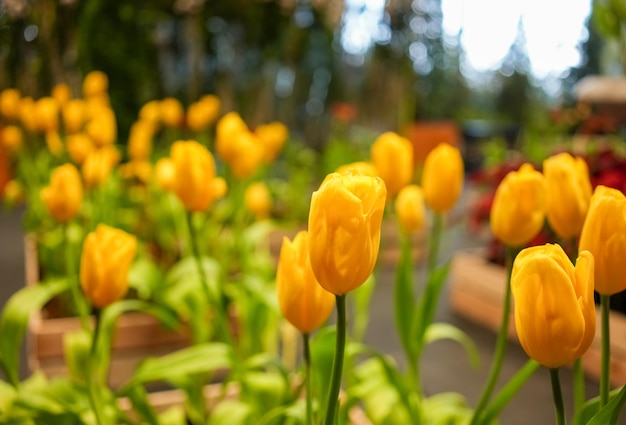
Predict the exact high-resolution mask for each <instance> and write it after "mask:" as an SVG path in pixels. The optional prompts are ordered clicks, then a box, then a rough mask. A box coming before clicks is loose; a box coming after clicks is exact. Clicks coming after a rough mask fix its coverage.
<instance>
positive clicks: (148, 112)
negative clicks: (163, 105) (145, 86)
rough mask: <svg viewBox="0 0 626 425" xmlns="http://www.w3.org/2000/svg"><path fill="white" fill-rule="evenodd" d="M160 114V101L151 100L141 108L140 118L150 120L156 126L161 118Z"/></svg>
mask: <svg viewBox="0 0 626 425" xmlns="http://www.w3.org/2000/svg"><path fill="white" fill-rule="evenodd" d="M160 114H161V112H160V110H159V101H158V100H151V101H150V102H147V103H146V104H144V105H143V106H142V107H141V109H140V110H139V119H140V120H141V121H146V122H149V123H151V124H152V125H154V126H155V127H156V126H157V125H158V124H159V122H160V120H161V115H160Z"/></svg>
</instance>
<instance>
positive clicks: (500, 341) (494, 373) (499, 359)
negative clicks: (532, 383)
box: [470, 247, 516, 425]
mask: <svg viewBox="0 0 626 425" xmlns="http://www.w3.org/2000/svg"><path fill="white" fill-rule="evenodd" d="M515 252H516V250H515V249H514V248H511V247H507V248H506V283H505V291H504V299H503V308H502V320H501V321H500V329H499V331H498V337H497V340H496V348H495V354H494V359H493V361H492V363H491V369H490V371H489V375H488V377H487V384H486V385H485V388H484V390H483V393H482V395H481V397H480V400H479V401H478V405H477V406H476V409H475V410H474V416H473V417H472V421H471V422H470V425H476V424H477V423H479V422H478V420H479V419H480V415H481V414H482V412H483V410H484V409H485V407H486V406H487V403H489V399H490V398H491V394H492V393H493V390H494V388H495V386H496V383H497V382H498V377H499V376H500V370H501V369H502V363H503V361H504V354H505V352H506V346H507V343H508V332H509V317H510V314H511V271H512V269H513V260H514V258H515Z"/></svg>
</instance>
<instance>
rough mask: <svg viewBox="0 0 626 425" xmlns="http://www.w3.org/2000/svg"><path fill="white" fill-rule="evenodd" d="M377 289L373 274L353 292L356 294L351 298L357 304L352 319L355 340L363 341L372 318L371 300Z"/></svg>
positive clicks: (352, 335)
mask: <svg viewBox="0 0 626 425" xmlns="http://www.w3.org/2000/svg"><path fill="white" fill-rule="evenodd" d="M375 289H376V279H375V278H374V275H373V274H371V275H370V277H368V278H367V280H366V281H365V283H363V285H361V286H359V288H358V289H357V290H355V291H354V292H353V294H354V295H353V296H352V297H350V299H352V300H354V306H355V309H354V316H353V320H352V321H353V325H352V332H351V334H350V337H351V339H352V340H353V341H363V337H364V336H365V331H366V330H367V325H368V323H369V318H370V302H371V300H372V295H374V290H375Z"/></svg>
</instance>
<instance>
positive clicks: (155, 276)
mask: <svg viewBox="0 0 626 425" xmlns="http://www.w3.org/2000/svg"><path fill="white" fill-rule="evenodd" d="M164 277H165V276H164V273H163V271H162V270H161V269H160V268H159V266H157V265H156V263H155V262H154V261H153V260H151V259H150V258H147V257H142V258H139V259H137V260H136V261H134V262H133V264H132V266H131V268H130V270H129V272H128V286H129V287H131V288H133V289H135V290H136V291H137V295H138V297H139V298H141V299H143V300H147V299H150V298H152V297H153V295H154V294H155V292H157V291H158V290H159V288H160V287H161V286H162V284H163V281H164Z"/></svg>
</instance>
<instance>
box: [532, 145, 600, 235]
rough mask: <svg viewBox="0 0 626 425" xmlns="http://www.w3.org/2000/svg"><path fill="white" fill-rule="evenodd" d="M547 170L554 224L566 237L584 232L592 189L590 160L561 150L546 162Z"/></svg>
mask: <svg viewBox="0 0 626 425" xmlns="http://www.w3.org/2000/svg"><path fill="white" fill-rule="evenodd" d="M543 174H544V176H545V177H546V189H547V190H546V215H547V218H548V223H550V227H551V228H552V229H553V230H554V232H555V233H556V234H557V235H558V236H559V237H560V238H562V239H571V238H573V237H576V236H578V235H580V231H581V230H582V227H583V223H584V221H585V217H586V216H587V211H588V210H589V201H590V199H591V192H592V189H591V182H590V180H589V168H588V167H587V163H586V162H585V160H584V159H582V158H574V157H573V156H572V155H570V154H569V153H560V154H558V155H554V156H551V157H550V158H548V159H546V160H545V161H544V162H543Z"/></svg>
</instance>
